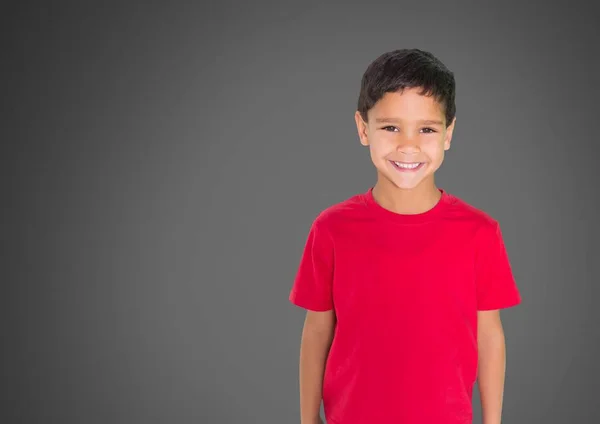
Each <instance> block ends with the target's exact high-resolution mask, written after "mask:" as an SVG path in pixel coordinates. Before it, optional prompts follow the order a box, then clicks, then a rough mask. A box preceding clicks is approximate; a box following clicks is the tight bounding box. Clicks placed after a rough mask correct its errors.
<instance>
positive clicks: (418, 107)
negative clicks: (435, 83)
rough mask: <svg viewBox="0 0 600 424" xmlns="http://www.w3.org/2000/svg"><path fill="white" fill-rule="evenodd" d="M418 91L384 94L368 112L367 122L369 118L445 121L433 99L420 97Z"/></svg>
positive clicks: (417, 89)
mask: <svg viewBox="0 0 600 424" xmlns="http://www.w3.org/2000/svg"><path fill="white" fill-rule="evenodd" d="M420 90H421V89H420V88H407V89H404V90H403V91H402V92H395V93H386V94H385V95H384V96H383V97H382V98H381V99H380V100H379V101H378V102H377V103H376V104H375V106H373V107H372V108H371V110H370V111H369V121H370V120H371V118H373V119H374V120H376V119H378V118H379V119H381V118H386V119H387V118H392V119H396V120H398V121H419V120H425V119H430V120H442V121H445V115H444V111H443V108H442V106H441V105H440V104H439V103H438V101H437V100H436V99H435V97H433V96H426V95H420V94H419V91H420Z"/></svg>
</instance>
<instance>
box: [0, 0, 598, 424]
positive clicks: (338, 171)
mask: <svg viewBox="0 0 600 424" xmlns="http://www.w3.org/2000/svg"><path fill="white" fill-rule="evenodd" d="M535 3H537V4H534V3H533V2H523V3H520V4H517V3H515V4H513V5H511V4H507V2H501V3H500V2H497V3H495V4H494V5H491V4H486V5H482V4H480V3H479V2H470V3H466V2H465V3H463V4H461V5H457V4H456V3H455V2H438V3H437V4H430V3H423V2H393V4H385V3H384V2H379V3H375V2H355V4H350V3H349V2H345V3H344V4H343V5H342V4H341V3H340V4H333V3H328V4H322V3H321V2H316V1H312V2H305V3H299V2H291V1H277V2H275V1H272V2H270V3H266V2H263V3H260V4H259V3H256V2H255V3H253V4H248V3H246V2H242V1H238V2H235V3H234V2H232V1H226V2H221V3H220V5H219V6H218V8H215V6H212V5H211V6H201V5H189V4H188V5H184V4H175V3H168V4H167V3H166V2H165V3H163V4H162V5H158V3H156V2H153V3H152V4H143V3H141V2H140V3H138V4H137V5H136V4H134V3H130V4H128V5H118V4H117V3H115V4H114V5H113V6H112V7H107V6H99V5H98V4H96V5H92V4H83V2H80V3H75V2H73V3H71V4H68V3H65V2H61V3H60V4H58V3H55V4H52V5H50V4H49V3H46V4H44V5H42V4H40V5H35V4H33V3H27V2H11V3H6V4H5V5H4V8H3V10H2V31H3V36H2V43H3V45H2V48H3V49H2V52H3V59H2V74H3V78H2V83H3V84H2V87H3V88H2V98H3V102H2V103H3V105H2V121H3V123H2V134H1V136H2V144H1V145H2V152H1V154H2V159H3V163H4V164H3V165H2V177H3V178H2V181H3V185H4V186H5V190H3V198H2V213H3V230H2V239H3V242H4V243H3V245H4V248H3V250H2V280H1V281H2V285H1V287H2V292H1V293H0V299H2V304H3V306H2V308H1V313H2V315H1V320H0V326H1V327H0V328H1V330H2V362H1V368H0V369H1V370H2V375H1V378H0V381H1V383H0V384H2V386H3V390H2V407H1V416H0V421H1V422H3V423H4V422H6V423H61V424H69V423H85V424H94V423H128V424H131V423H199V422H200V423H297V422H299V418H298V417H299V415H298V413H299V406H298V389H297V364H298V351H299V342H300V331H301V324H302V321H303V316H304V315H303V311H302V310H300V309H298V308H295V307H293V306H291V305H290V304H289V303H288V300H287V296H288V294H289V290H290V288H291V283H292V280H293V277H294V274H295V272H296V267H297V265H298V261H299V258H300V254H301V250H302V247H303V243H304V238H305V236H306V234H307V231H308V228H309V225H310V223H311V221H312V219H313V218H314V217H315V216H316V214H317V213H318V212H319V211H320V210H322V209H323V208H325V207H327V206H329V205H330V204H332V203H334V202H337V201H340V200H343V199H345V198H347V197H349V196H351V195H352V194H355V193H357V192H360V191H363V190H366V189H367V188H368V187H369V186H370V185H371V184H373V183H374V181H375V171H374V168H373V166H372V164H371V163H370V161H369V156H368V152H367V150H365V149H364V148H363V147H361V146H360V144H359V141H358V136H357V134H356V129H355V124H354V120H353V113H354V110H355V106H356V99H357V96H358V89H359V83H360V78H361V76H362V73H363V72H364V70H365V68H366V66H367V65H368V64H369V62H370V61H372V60H373V59H375V58H376V57H377V56H378V55H379V54H381V53H383V52H385V51H388V50H392V49H396V48H405V47H418V48H421V49H425V50H429V51H431V52H432V53H434V54H435V55H436V56H438V57H439V58H440V59H441V60H442V61H444V63H446V65H447V66H448V67H449V68H450V69H451V70H453V71H454V72H455V74H456V79H457V108H458V109H457V127H456V131H455V133H454V139H453V148H452V149H451V150H450V151H449V152H448V155H447V157H446V162H445V163H444V165H443V166H442V169H441V170H440V172H439V176H438V180H437V181H438V184H439V185H440V186H442V187H444V188H446V189H447V190H448V191H450V192H452V193H453V194H455V195H457V196H459V197H462V198H463V199H464V200H466V201H468V202H470V203H472V204H473V205H475V206H477V207H479V208H481V209H483V210H485V211H487V212H489V213H490V214H491V215H493V216H494V217H495V218H497V219H498V220H499V221H500V223H501V225H502V227H503V232H504V235H505V240H506V245H507V249H508V251H509V255H510V257H511V259H512V264H513V268H514V272H515V276H516V279H517V281H518V283H519V287H520V289H521V292H522V295H523V303H522V305H521V306H519V307H517V308H514V309H511V310H508V311H506V312H504V313H503V319H504V325H505V330H506V336H507V349H508V365H507V367H508V368H507V381H506V391H505V406H504V421H503V422H506V423H510V424H513V423H514V424H517V423H527V424H529V423H542V422H543V423H575V422H577V423H579V422H585V423H591V422H597V421H599V420H600V407H599V406H598V405H599V402H598V399H597V394H598V392H599V391H600V387H599V383H598V381H600V375H599V372H598V366H597V363H596V361H597V360H598V356H599V354H600V351H599V348H598V341H599V340H598V336H599V332H598V328H597V324H596V323H597V322H598V313H597V311H596V309H595V308H594V306H595V302H596V301H597V298H596V296H597V294H598V291H597V287H596V286H595V284H597V282H598V276H599V269H598V268H599V267H598V256H599V251H598V242H597V240H598V224H597V222H596V220H595V217H596V215H597V213H596V212H595V209H596V207H597V205H598V195H597V194H596V193H597V187H596V186H595V185H596V182H597V181H598V179H599V178H598V171H597V169H596V167H595V165H596V162H597V158H598V144H599V143H600V141H598V131H597V121H598V117H597V111H598V97H599V94H600V92H599V89H598V79H597V76H598V75H600V67H599V60H598V52H599V39H600V33H599V32H600V31H599V29H598V26H597V19H598V13H597V12H596V11H595V10H593V9H592V7H595V6H592V5H593V2H575V1H570V2H556V3H554V5H553V6H552V5H550V3H549V2H541V1H540V2H535ZM478 402H479V397H478V395H477V391H475V399H474V409H475V417H476V418H475V423H480V422H481V421H480V418H479V414H480V409H479V404H478Z"/></svg>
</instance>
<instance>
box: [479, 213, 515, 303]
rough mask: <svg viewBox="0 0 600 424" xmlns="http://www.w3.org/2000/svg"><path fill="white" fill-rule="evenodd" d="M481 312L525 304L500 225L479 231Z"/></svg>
mask: <svg viewBox="0 0 600 424" xmlns="http://www.w3.org/2000/svg"><path fill="white" fill-rule="evenodd" d="M475 268H476V290H477V310H479V311H485V310H492V309H503V308H509V307H512V306H516V305H518V304H519V303H521V294H520V293H519V289H518V287H517V284H516V282H515V278H514V275H513V272H512V269H511V264H510V260H509V257H508V253H507V251H506V247H505V245H504V240H503V237H502V231H501V229H500V225H499V224H498V222H496V221H494V222H493V224H492V225H485V226H484V227H482V228H481V229H480V230H479V233H478V243H477V254H476V265H475Z"/></svg>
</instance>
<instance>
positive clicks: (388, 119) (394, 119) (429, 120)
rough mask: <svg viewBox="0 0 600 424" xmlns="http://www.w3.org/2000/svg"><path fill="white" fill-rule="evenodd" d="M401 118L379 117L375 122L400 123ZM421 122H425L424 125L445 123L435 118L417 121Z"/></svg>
mask: <svg viewBox="0 0 600 424" xmlns="http://www.w3.org/2000/svg"><path fill="white" fill-rule="evenodd" d="M401 121H402V120H401V119H398V118H377V119H375V122H377V123H378V124H382V123H399V122H401ZM417 122H418V123H420V124H424V125H444V123H443V122H442V121H437V120H434V119H421V120H419V121H417Z"/></svg>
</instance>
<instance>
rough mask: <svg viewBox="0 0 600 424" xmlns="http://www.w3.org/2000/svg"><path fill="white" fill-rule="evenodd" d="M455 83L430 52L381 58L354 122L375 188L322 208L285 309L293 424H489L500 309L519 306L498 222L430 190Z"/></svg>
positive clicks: (499, 355) (496, 403)
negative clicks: (475, 423)
mask: <svg viewBox="0 0 600 424" xmlns="http://www.w3.org/2000/svg"><path fill="white" fill-rule="evenodd" d="M454 99H455V81H454V75H453V73H452V72H450V71H449V70H448V69H447V68H446V67H445V66H444V65H443V64H442V63H441V62H440V61H439V60H438V59H437V58H435V57H434V56H433V55H432V54H431V53H428V52H425V51H422V50H419V49H403V50H396V51H392V52H388V53H385V54H383V55H381V56H380V57H379V58H377V59H376V60H375V61H374V62H373V63H371V64H370V65H369V67H368V68H367V70H366V71H365V73H364V75H363V78H362V83H361V90H360V95H359V99H358V110H357V111H356V114H355V120H356V125H357V129H358V135H359V138H360V142H361V144H362V145H364V146H367V147H368V148H369V150H370V157H371V160H372V162H373V164H374V165H375V168H376V170H377V181H376V183H375V185H374V186H372V187H370V188H369V190H368V191H366V192H363V193H360V194H357V195H355V196H353V197H351V198H349V199H347V200H344V201H342V202H340V203H338V204H336V205H333V206H330V207H329V208H327V209H325V210H323V211H322V212H321V213H320V214H319V215H318V216H317V217H316V218H315V220H314V222H313V224H312V226H311V228H310V231H309V234H308V238H307V241H306V245H305V248H304V252H303V255H302V258H301V261H300V265H299V269H298V272H297V275H296V278H295V281H294V284H293V288H292V290H291V293H290V298H289V299H290V301H291V302H292V303H294V304H295V305H297V306H299V307H302V308H304V309H306V310H307V313H306V319H305V323H304V328H303V331H302V341H301V349H300V367H299V368H300V376H299V377H300V407H301V422H302V424H317V423H322V421H321V418H320V416H319V409H320V405H321V400H322V401H323V406H324V411H325V418H326V421H327V424H388V423H390V424H395V423H398V424H459V423H460V424H467V423H469V424H470V423H472V415H473V414H472V390H473V387H474V383H475V381H477V382H478V386H479V390H480V398H481V405H482V411H483V423H484V424H500V418H501V409H502V400H503V385H504V375H505V374H504V373H505V339H504V334H503V329H502V324H501V321H500V309H502V308H508V307H511V306H515V305H517V304H519V303H520V302H521V296H520V293H519V290H518V288H517V285H516V283H515V280H514V278H513V274H512V272H511V266H510V264H509V260H508V256H507V252H506V250H505V246H504V244H503V240H502V234H501V231H500V227H499V225H498V222H497V221H495V220H494V219H493V218H492V217H491V216H489V215H487V214H486V213H485V212H483V211H481V210H478V209H476V208H475V207H473V206H471V205H469V204H467V203H465V202H464V201H462V200H461V199H459V198H457V197H456V196H453V195H452V194H450V193H448V192H447V191H445V190H444V189H441V188H438V187H437V186H436V183H435V179H434V173H435V172H436V170H437V169H438V168H439V167H440V166H441V164H442V162H443V159H444V154H445V151H447V150H448V149H449V148H450V142H451V139H452V132H453V131H454V127H455V124H456V119H455V111H456V108H455V103H454Z"/></svg>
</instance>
